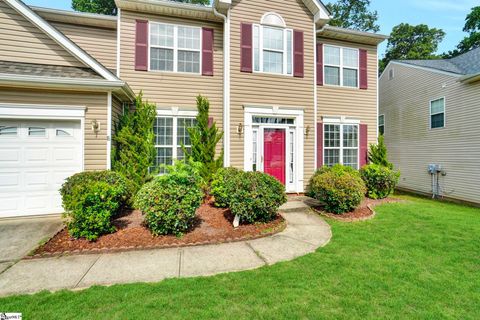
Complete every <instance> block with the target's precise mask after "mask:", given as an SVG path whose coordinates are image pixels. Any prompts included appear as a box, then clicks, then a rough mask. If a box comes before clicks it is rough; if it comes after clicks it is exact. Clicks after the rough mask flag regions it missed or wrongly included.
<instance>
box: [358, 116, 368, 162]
mask: <svg viewBox="0 0 480 320" xmlns="http://www.w3.org/2000/svg"><path fill="white" fill-rule="evenodd" d="M367 163H368V126H367V125H366V124H361V125H360V161H359V165H360V168H361V167H363V166H364V165H366V164H367Z"/></svg>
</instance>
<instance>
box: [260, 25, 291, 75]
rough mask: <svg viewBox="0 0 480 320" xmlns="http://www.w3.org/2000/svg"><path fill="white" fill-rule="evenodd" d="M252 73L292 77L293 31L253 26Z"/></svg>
mask: <svg viewBox="0 0 480 320" xmlns="http://www.w3.org/2000/svg"><path fill="white" fill-rule="evenodd" d="M253 70H254V72H265V73H276V74H283V75H290V76H291V75H293V31H292V30H291V29H285V28H280V27H272V26H264V25H258V24H255V25H253Z"/></svg>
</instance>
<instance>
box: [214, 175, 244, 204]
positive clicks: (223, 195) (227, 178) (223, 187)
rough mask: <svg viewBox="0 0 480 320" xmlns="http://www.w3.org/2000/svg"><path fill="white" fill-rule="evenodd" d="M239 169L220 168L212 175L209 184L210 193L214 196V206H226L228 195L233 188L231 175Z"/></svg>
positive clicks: (231, 192)
mask: <svg viewBox="0 0 480 320" xmlns="http://www.w3.org/2000/svg"><path fill="white" fill-rule="evenodd" d="M240 172H241V171H240V170H238V169H237V168H233V167H230V168H220V169H219V170H218V171H217V172H216V173H215V174H214V175H213V179H212V184H211V191H210V192H211V195H212V196H213V197H214V198H215V206H217V207H219V208H227V207H228V203H229V198H230V195H231V194H233V191H234V190H235V184H234V182H233V181H234V180H233V177H234V176H235V175H237V174H239V173H240Z"/></svg>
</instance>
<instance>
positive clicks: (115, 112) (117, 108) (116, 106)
mask: <svg viewBox="0 0 480 320" xmlns="http://www.w3.org/2000/svg"><path fill="white" fill-rule="evenodd" d="M122 115H123V102H122V101H121V100H120V99H118V98H117V97H115V96H113V97H112V121H113V123H112V130H115V124H116V123H117V122H118V120H119V119H120V117H121V116H122Z"/></svg>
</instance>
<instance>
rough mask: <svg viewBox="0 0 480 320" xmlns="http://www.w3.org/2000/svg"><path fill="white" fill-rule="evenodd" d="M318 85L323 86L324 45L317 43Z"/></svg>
mask: <svg viewBox="0 0 480 320" xmlns="http://www.w3.org/2000/svg"><path fill="white" fill-rule="evenodd" d="M317 85H319V86H323V43H317Z"/></svg>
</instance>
